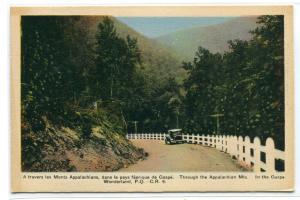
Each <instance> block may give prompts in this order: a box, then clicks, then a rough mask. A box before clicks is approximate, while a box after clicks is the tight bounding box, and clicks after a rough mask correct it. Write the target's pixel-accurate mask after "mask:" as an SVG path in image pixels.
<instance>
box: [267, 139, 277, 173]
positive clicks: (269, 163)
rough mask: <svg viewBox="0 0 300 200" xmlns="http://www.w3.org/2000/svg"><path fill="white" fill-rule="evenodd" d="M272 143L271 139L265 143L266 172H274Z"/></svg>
mask: <svg viewBox="0 0 300 200" xmlns="http://www.w3.org/2000/svg"><path fill="white" fill-rule="evenodd" d="M274 147H275V145H274V141H273V139H272V138H267V141H266V166H267V169H266V171H267V172H275V149H274Z"/></svg>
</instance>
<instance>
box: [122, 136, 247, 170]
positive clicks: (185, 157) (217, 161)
mask: <svg viewBox="0 0 300 200" xmlns="http://www.w3.org/2000/svg"><path fill="white" fill-rule="evenodd" d="M132 142H133V144H134V145H136V146H137V147H141V148H144V150H145V151H146V152H148V153H149V156H148V158H147V159H146V160H143V161H139V162H138V163H137V164H133V165H130V166H128V167H127V168H123V169H121V170H120V171H124V172H125V171H127V172H131V171H134V172H146V171H168V172H170V171H202V172H204V171H241V170H242V169H241V168H240V167H238V165H237V164H236V163H235V161H234V160H232V159H231V158H230V156H229V155H228V154H225V153H222V152H220V151H218V150H216V149H214V148H210V147H204V146H201V145H195V144H176V145H165V144H164V142H163V141H157V140H132Z"/></svg>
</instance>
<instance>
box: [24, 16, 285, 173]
mask: <svg viewBox="0 0 300 200" xmlns="http://www.w3.org/2000/svg"><path fill="white" fill-rule="evenodd" d="M86 18H87V17H79V16H78V17H76V16H74V17H70V16H67V17H62V16H60V17H55V16H44V17H34V16H26V17H22V57H21V59H22V60H21V62H22V77H21V79H22V83H21V92H22V164H23V169H30V168H31V169H32V166H33V165H34V164H33V163H34V162H36V160H40V159H42V157H43V155H42V154H41V153H40V151H41V150H40V149H41V148H42V146H43V145H45V144H44V143H45V140H44V139H43V138H47V137H45V132H46V131H45V130H46V129H47V128H48V129H49V124H51V125H52V126H53V127H55V129H61V127H68V128H70V129H72V130H75V131H76V132H77V133H79V141H85V143H86V142H88V141H89V140H93V137H94V136H93V132H95V131H94V129H95V127H98V128H99V127H100V129H101V130H102V133H103V134H104V133H105V134H106V138H108V137H110V135H115V136H116V135H117V136H118V137H122V138H124V135H125V134H126V133H128V132H129V133H130V132H134V121H137V123H138V124H137V125H138V131H139V132H164V131H166V130H168V129H170V128H176V127H178V128H182V129H183V130H184V131H185V132H188V133H198V134H228V135H242V136H245V135H249V136H250V137H251V138H254V137H255V136H259V137H260V138H262V139H263V140H265V139H266V138H267V137H273V138H274V139H275V143H276V145H277V147H278V148H284V49H283V35H284V33H283V30H284V29H283V17H282V16H261V17H259V18H258V21H257V23H258V24H259V26H258V27H257V28H256V29H254V30H252V31H251V35H252V37H251V39H250V40H248V41H243V40H233V41H229V42H228V45H229V51H227V52H225V53H224V54H220V53H211V52H209V51H208V50H207V49H204V48H202V47H200V46H199V48H198V51H197V52H195V56H194V60H193V61H192V62H184V61H182V65H181V69H180V70H178V68H176V70H177V71H176V73H172V72H170V71H171V70H172V68H170V65H173V66H174V70H175V65H177V64H178V61H177V60H176V58H174V59H172V58H173V57H172V56H169V57H167V56H165V57H166V59H164V57H163V56H162V58H160V59H150V58H146V57H145V51H143V47H144V46H143V45H140V43H139V40H138V38H135V37H132V36H131V35H129V34H128V35H126V36H124V34H122V35H120V34H119V32H118V31H117V29H116V26H115V24H116V22H115V20H114V19H113V18H112V17H103V18H102V19H101V20H100V21H99V23H98V26H97V30H96V34H94V35H91V32H90V31H89V28H88V27H87V26H88V25H89V24H88V23H86V21H85V20H86ZM166 63H169V64H166ZM170 63H171V64H170ZM164 65H169V66H168V67H166V69H167V70H166V74H161V73H160V75H159V74H157V69H160V68H164ZM177 72H180V73H177ZM183 72H184V73H183ZM215 114H220V115H221V116H220V119H219V121H220V124H219V127H218V128H216V126H217V125H216V118H215V117H213V116H214V115H215ZM48 129H47V130H48ZM100 132H101V131H100ZM48 140H49V139H48ZM48 140H47V141H48ZM124 141H125V139H124ZM48 143H49V141H48ZM101 144H102V143H101ZM124 144H125V143H124ZM41 145H42V146H41ZM98 145H99V144H98ZM126 145H127V144H126ZM130 148H132V149H133V150H134V147H130ZM33 154H35V156H36V155H37V154H38V155H40V157H38V158H36V157H35V156H32V155H33ZM23 155H24V156H23ZM125 157H128V156H125ZM37 168H38V167H37ZM50 170H51V169H50ZM69 170H72V169H69Z"/></svg>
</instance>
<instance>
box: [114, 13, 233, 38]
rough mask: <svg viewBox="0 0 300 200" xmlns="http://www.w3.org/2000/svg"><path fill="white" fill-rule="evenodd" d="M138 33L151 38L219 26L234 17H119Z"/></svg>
mask: <svg viewBox="0 0 300 200" xmlns="http://www.w3.org/2000/svg"><path fill="white" fill-rule="evenodd" d="M117 18H118V19H119V20H120V21H122V22H123V23H125V24H127V25H128V26H130V27H131V28H133V29H135V30H136V31H138V32H140V33H142V34H143V35H145V36H148V37H150V38H154V37H158V36H161V35H165V34H168V33H171V32H175V31H178V30H181V29H186V28H191V27H194V26H207V25H212V24H219V23H222V22H225V21H228V20H231V19H232V18H233V17H117Z"/></svg>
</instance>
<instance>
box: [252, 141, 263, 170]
mask: <svg viewBox="0 0 300 200" xmlns="http://www.w3.org/2000/svg"><path fill="white" fill-rule="evenodd" d="M253 145H254V147H253V151H254V172H260V163H261V161H260V145H261V144H260V139H259V137H255V138H254V142H253Z"/></svg>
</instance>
